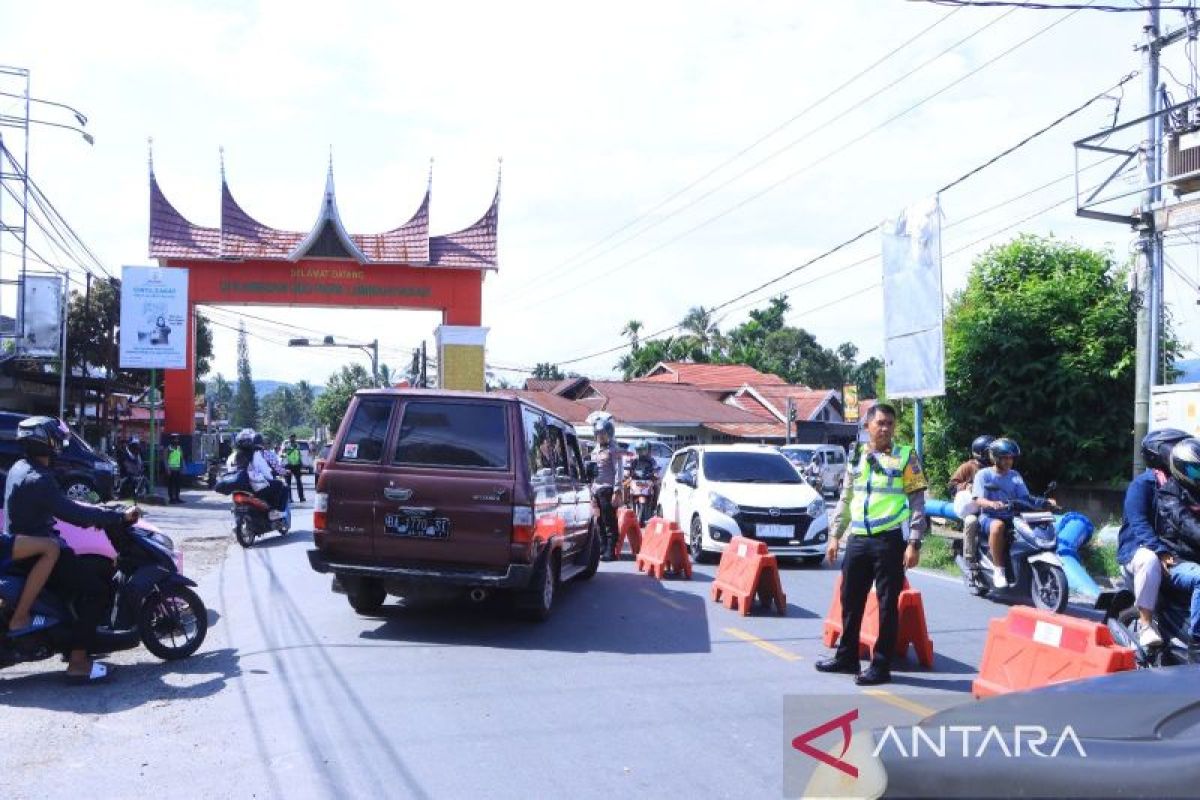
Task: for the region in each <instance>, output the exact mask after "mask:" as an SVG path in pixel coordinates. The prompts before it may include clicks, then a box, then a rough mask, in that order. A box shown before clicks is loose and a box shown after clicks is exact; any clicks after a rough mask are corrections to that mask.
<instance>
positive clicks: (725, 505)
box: [708, 492, 742, 517]
mask: <svg viewBox="0 0 1200 800" xmlns="http://www.w3.org/2000/svg"><path fill="white" fill-rule="evenodd" d="M708 504H709V505H710V506H712V507H713V508H714V509H716V510H717V511H720V512H721V513H722V514H724V515H725V516H727V517H736V516H737V515H738V514H740V513H741V511H742V510H741V509H740V508H738V506H737V503H735V502H733V501H732V500H730V499H729V498H728V497H726V496H725V495H721V494H717V493H716V492H709V493H708Z"/></svg>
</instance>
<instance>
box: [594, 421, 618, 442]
mask: <svg viewBox="0 0 1200 800" xmlns="http://www.w3.org/2000/svg"><path fill="white" fill-rule="evenodd" d="M592 433H593V434H594V435H595V436H596V437H597V438H599V437H600V434H601V433H604V434H607V435H608V438H609V439H610V440H611V439H612V438H613V437H614V436H615V435H616V433H617V427H616V426H615V425H613V421H612V417H602V418H600V419H597V420H596V421H595V422H593V423H592Z"/></svg>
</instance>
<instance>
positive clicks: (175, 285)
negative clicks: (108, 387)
mask: <svg viewBox="0 0 1200 800" xmlns="http://www.w3.org/2000/svg"><path fill="white" fill-rule="evenodd" d="M187 318H188V271H187V270H186V269H173V268H168V267H123V268H122V270H121V369H184V368H185V367H187V344H188V331H187Z"/></svg>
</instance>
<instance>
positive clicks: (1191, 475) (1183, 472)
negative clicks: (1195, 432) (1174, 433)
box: [1169, 437, 1200, 493]
mask: <svg viewBox="0 0 1200 800" xmlns="http://www.w3.org/2000/svg"><path fill="white" fill-rule="evenodd" d="M1169 461H1170V465H1171V477H1173V478H1174V479H1175V480H1177V481H1179V484H1180V485H1181V486H1183V488H1185V489H1187V490H1188V491H1189V492H1192V493H1196V491H1197V489H1200V439H1193V438H1191V437H1188V438H1187V439H1184V440H1183V441H1182V442H1179V443H1178V444H1176V445H1175V446H1174V447H1172V448H1171V456H1170V459H1169Z"/></svg>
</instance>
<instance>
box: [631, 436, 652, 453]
mask: <svg viewBox="0 0 1200 800" xmlns="http://www.w3.org/2000/svg"><path fill="white" fill-rule="evenodd" d="M633 452H635V453H637V454H638V455H639V456H648V455H650V443H649V442H648V441H646V440H645V439H638V440H637V441H636V442H634V443H633Z"/></svg>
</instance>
